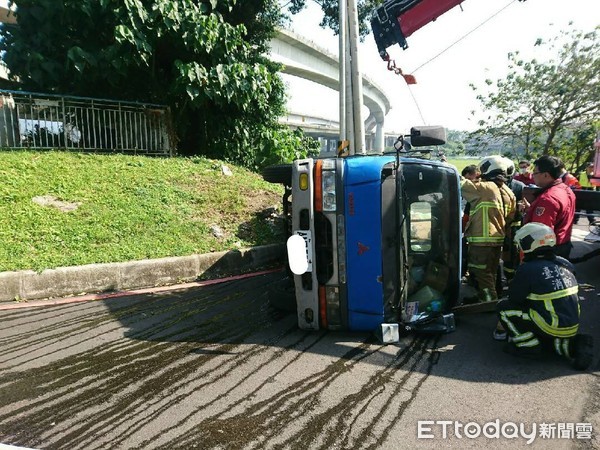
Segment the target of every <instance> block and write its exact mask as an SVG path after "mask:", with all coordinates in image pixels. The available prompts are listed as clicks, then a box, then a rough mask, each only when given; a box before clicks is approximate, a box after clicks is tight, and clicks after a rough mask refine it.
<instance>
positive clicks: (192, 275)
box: [0, 244, 285, 302]
mask: <svg viewBox="0 0 600 450" xmlns="http://www.w3.org/2000/svg"><path fill="white" fill-rule="evenodd" d="M284 260H285V246H284V245H283V244H272V245H264V246H259V247H252V248H248V249H242V250H239V251H238V250H230V251H225V252H218V253H207V254H200V255H198V254H197V255H190V256H182V257H170V258H159V259H144V260H140V261H129V262H121V263H106V264H88V265H85V266H72V267H58V268H56V269H46V270H44V271H43V272H41V273H37V272H34V271H33V270H22V271H18V272H0V302H12V301H14V300H15V299H19V300H35V299H46V298H55V297H66V296H73V295H81V294H88V293H99V292H112V291H125V290H131V289H140V288H149V287H156V286H165V285H172V284H179V283H182V282H189V281H197V280H198V278H200V277H201V278H202V279H211V278H218V277H222V276H227V275H228V276H231V275H240V274H243V273H247V272H252V271H255V270H259V269H265V268H270V267H276V266H281V265H283V263H284Z"/></svg>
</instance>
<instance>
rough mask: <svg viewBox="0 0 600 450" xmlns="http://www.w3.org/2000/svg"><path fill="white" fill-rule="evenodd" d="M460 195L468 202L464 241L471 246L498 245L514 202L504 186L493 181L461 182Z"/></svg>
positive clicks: (514, 205) (511, 217) (508, 222)
mask: <svg viewBox="0 0 600 450" xmlns="http://www.w3.org/2000/svg"><path fill="white" fill-rule="evenodd" d="M461 192H462V196H463V197H464V199H465V200H466V201H467V202H469V203H470V205H471V211H470V214H469V222H468V223H467V226H466V228H465V236H466V238H467V242H469V244H472V245H482V246H494V247H497V246H501V245H502V242H503V241H504V236H506V227H507V225H510V223H511V222H512V220H513V218H514V216H515V213H516V205H517V202H516V199H515V195H514V194H513V192H512V191H511V190H510V189H509V188H508V187H507V186H506V185H504V184H501V185H500V186H498V184H496V183H495V182H494V181H475V182H473V181H470V180H466V179H465V180H463V181H462V184H461Z"/></svg>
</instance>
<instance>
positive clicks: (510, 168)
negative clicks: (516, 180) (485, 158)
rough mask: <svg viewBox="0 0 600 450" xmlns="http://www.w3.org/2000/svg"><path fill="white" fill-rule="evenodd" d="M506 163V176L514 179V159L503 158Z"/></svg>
mask: <svg viewBox="0 0 600 450" xmlns="http://www.w3.org/2000/svg"><path fill="white" fill-rule="evenodd" d="M503 159H504V162H505V163H506V175H507V176H509V177H512V176H513V175H514V174H515V163H514V161H513V160H512V159H510V158H506V157H503Z"/></svg>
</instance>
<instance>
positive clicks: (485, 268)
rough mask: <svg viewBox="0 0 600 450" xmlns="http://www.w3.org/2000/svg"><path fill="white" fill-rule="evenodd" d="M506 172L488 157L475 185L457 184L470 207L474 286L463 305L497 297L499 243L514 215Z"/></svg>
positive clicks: (468, 231)
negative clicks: (474, 290)
mask: <svg viewBox="0 0 600 450" xmlns="http://www.w3.org/2000/svg"><path fill="white" fill-rule="evenodd" d="M506 169H507V164H506V160H505V158H503V157H502V156H489V157H487V158H484V159H483V160H482V161H481V162H480V163H479V171H480V172H481V178H480V181H479V182H472V181H470V180H468V179H463V180H462V182H461V190H462V195H463V197H464V199H465V200H466V201H467V202H469V203H470V204H471V211H470V216H469V222H468V223H467V226H466V228H465V236H466V238H467V242H468V252H469V255H468V261H469V262H468V264H469V274H470V275H472V276H473V277H474V278H475V282H476V283H477V296H475V297H470V298H466V299H464V300H463V304H472V303H479V302H484V301H493V300H496V299H497V298H498V296H497V293H496V277H497V270H498V266H499V264H500V254H501V252H502V244H503V242H504V238H505V236H506V229H507V226H508V225H510V223H511V222H512V220H513V218H514V216H515V212H516V200H515V195H514V194H513V193H512V191H511V190H510V189H509V188H508V187H507V186H506V184H505V181H506V176H507V174H506Z"/></svg>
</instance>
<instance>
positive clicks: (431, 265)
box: [287, 154, 461, 331]
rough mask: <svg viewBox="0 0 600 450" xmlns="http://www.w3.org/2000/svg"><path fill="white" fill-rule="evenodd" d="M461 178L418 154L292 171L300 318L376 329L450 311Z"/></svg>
mask: <svg viewBox="0 0 600 450" xmlns="http://www.w3.org/2000/svg"><path fill="white" fill-rule="evenodd" d="M460 215H461V209H460V190H459V175H458V173H457V171H456V168H454V167H453V166H451V165H448V164H445V163H442V162H438V161H433V160H427V159H421V158H413V157H409V154H406V155H402V156H401V154H392V155H371V156H349V157H339V158H325V159H312V158H308V159H301V160H297V161H295V162H294V163H293V164H292V169H291V236H290V238H289V239H288V245H287V248H288V257H289V263H290V267H291V268H292V272H294V275H293V277H294V290H295V300H296V311H297V316H298V325H299V327H300V328H302V329H312V330H318V329H333V330H361V331H374V330H377V328H378V327H379V326H380V325H381V324H384V323H406V322H410V320H411V318H412V317H415V316H416V315H418V314H419V313H423V312H425V311H428V312H442V313H443V312H445V311H449V310H450V309H451V308H452V307H453V306H454V304H455V303H456V301H457V299H458V296H459V288H460V273H461V271H460V261H461V229H460Z"/></svg>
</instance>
